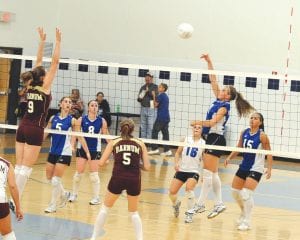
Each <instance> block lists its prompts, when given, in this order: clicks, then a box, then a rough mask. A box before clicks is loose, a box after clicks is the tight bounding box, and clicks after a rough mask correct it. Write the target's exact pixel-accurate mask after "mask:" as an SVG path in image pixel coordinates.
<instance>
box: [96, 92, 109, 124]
mask: <svg viewBox="0 0 300 240" xmlns="http://www.w3.org/2000/svg"><path fill="white" fill-rule="evenodd" d="M96 101H97V102H98V106H99V110H98V115H99V116H101V117H103V118H104V119H105V120H106V123H107V127H110V125H111V116H110V107H109V103H108V101H107V100H106V99H105V98H104V93H103V92H98V93H97V99H96Z"/></svg>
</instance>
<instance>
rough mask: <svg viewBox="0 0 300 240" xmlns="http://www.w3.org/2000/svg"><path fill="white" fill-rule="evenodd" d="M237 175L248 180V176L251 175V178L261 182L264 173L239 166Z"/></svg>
mask: <svg viewBox="0 0 300 240" xmlns="http://www.w3.org/2000/svg"><path fill="white" fill-rule="evenodd" d="M235 175H236V176H238V177H239V178H241V179H244V180H246V178H248V177H249V178H252V179H254V180H255V181H257V182H259V181H260V179H261V176H262V173H260V172H255V171H244V170H242V169H240V168H239V169H238V170H237V172H236V174H235Z"/></svg>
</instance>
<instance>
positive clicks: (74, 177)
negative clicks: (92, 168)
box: [73, 172, 82, 183]
mask: <svg viewBox="0 0 300 240" xmlns="http://www.w3.org/2000/svg"><path fill="white" fill-rule="evenodd" d="M81 178H82V173H78V172H75V174H74V176H73V180H74V182H76V183H78V182H80V180H81Z"/></svg>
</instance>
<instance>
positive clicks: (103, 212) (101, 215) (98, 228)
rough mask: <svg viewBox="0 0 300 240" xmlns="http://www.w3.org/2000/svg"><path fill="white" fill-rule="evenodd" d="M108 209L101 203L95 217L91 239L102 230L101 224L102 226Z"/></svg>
mask: <svg viewBox="0 0 300 240" xmlns="http://www.w3.org/2000/svg"><path fill="white" fill-rule="evenodd" d="M108 211H109V208H108V207H106V206H105V205H104V204H103V205H102V207H101V209H100V211H99V213H98V216H97V218H96V222H95V225H94V231H93V235H92V238H91V239H96V238H97V237H98V236H99V235H100V234H101V231H103V226H104V223H105V220H106V217H107V214H108Z"/></svg>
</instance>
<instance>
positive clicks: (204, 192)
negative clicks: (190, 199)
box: [197, 169, 213, 205]
mask: <svg viewBox="0 0 300 240" xmlns="http://www.w3.org/2000/svg"><path fill="white" fill-rule="evenodd" d="M212 176H213V173H212V172H211V171H209V170H207V169H203V183H202V188H201V193H200V197H199V199H198V202H197V204H198V205H204V204H205V201H206V199H207V196H208V193H209V191H210V190H211V187H212Z"/></svg>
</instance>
